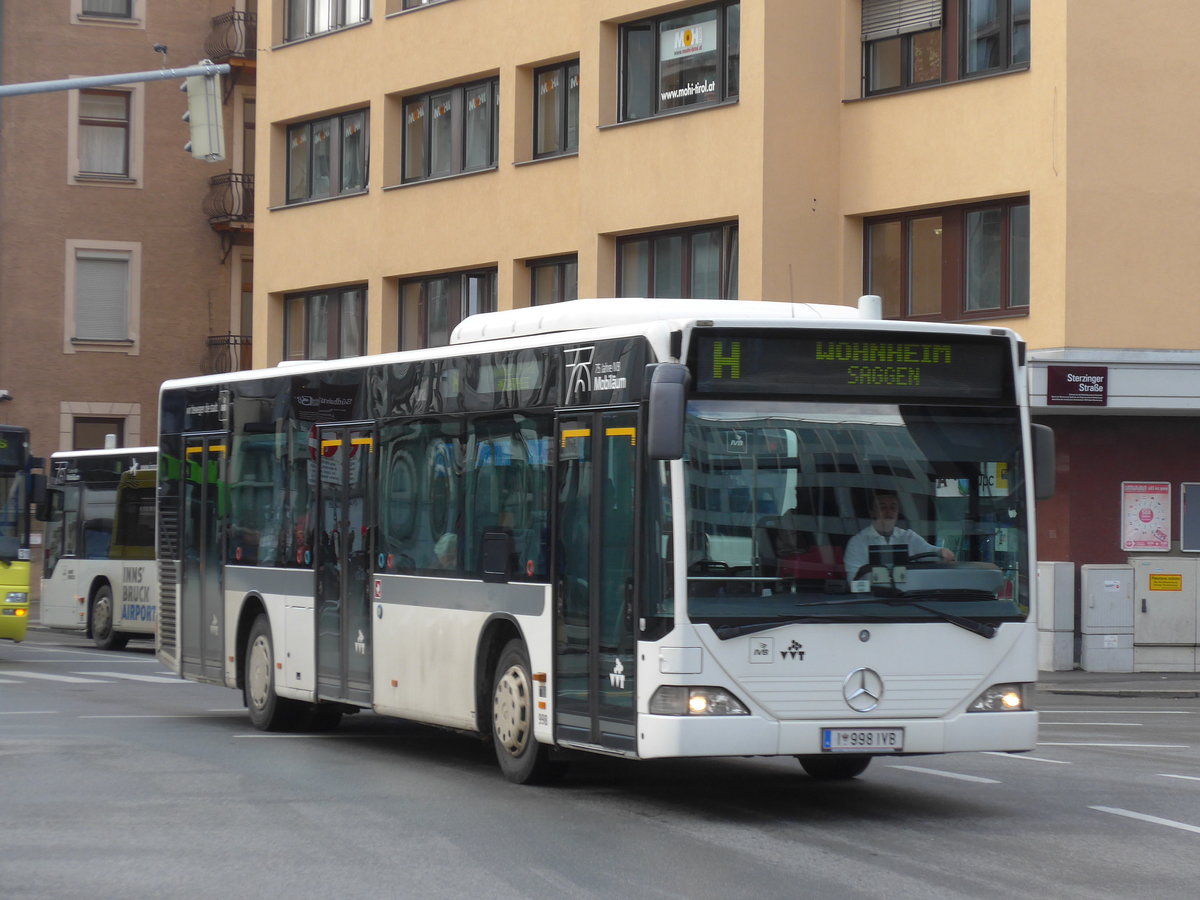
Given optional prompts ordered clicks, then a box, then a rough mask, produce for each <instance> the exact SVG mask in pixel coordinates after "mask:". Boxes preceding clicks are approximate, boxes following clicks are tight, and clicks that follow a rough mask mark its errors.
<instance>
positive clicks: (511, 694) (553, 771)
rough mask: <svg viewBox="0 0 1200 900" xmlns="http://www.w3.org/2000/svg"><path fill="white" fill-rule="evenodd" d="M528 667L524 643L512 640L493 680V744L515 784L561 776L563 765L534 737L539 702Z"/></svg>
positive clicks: (502, 767) (498, 758)
mask: <svg viewBox="0 0 1200 900" xmlns="http://www.w3.org/2000/svg"><path fill="white" fill-rule="evenodd" d="M529 669H530V666H529V654H528V652H526V650H525V644H524V643H523V642H522V641H520V640H511V641H509V642H508V643H507V644H506V645H505V647H504V650H503V651H502V652H501V653H500V659H499V661H498V662H497V664H496V674H495V678H494V679H493V680H492V745H493V746H494V747H495V750H496V760H497V761H498V762H499V763H500V771H501V772H503V773H504V777H505V778H507V779H508V780H509V781H511V782H513V783H514V784H544V783H545V782H548V781H553V780H554V779H556V778H558V777H559V776H561V774H562V772H563V768H564V765H563V763H561V762H559V761H556V760H551V759H550V748H549V747H547V746H546V745H545V744H541V743H538V741H537V739H536V738H535V737H534V736H533V720H534V715H535V712H534V709H535V707H536V705H537V701H536V700H534V690H533V677H532V676H531V675H530V671H529Z"/></svg>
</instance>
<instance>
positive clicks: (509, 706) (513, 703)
mask: <svg viewBox="0 0 1200 900" xmlns="http://www.w3.org/2000/svg"><path fill="white" fill-rule="evenodd" d="M492 722H493V724H494V726H495V729H496V740H497V741H499V743H500V746H502V747H503V748H504V749H505V751H507V753H508V754H509V756H520V755H521V752H522V751H523V750H524V749H525V745H526V743H527V742H528V740H529V680H528V678H527V677H526V675H525V672H524V670H523V669H522V668H521V667H520V666H510V667H509V669H508V671H506V672H505V673H504V675H503V676H502V677H501V678H500V680H499V682H497V684H496V693H495V696H494V697H493V698H492Z"/></svg>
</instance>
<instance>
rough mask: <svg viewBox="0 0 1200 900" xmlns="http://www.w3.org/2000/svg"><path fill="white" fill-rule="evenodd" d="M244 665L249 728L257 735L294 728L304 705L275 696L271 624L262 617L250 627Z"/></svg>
mask: <svg viewBox="0 0 1200 900" xmlns="http://www.w3.org/2000/svg"><path fill="white" fill-rule="evenodd" d="M245 661H246V662H245V665H246V673H245V682H244V683H245V685H246V687H245V692H246V709H247V710H248V711H249V713H250V724H252V725H253V726H254V727H255V728H257V729H259V730H260V731H286V730H288V729H289V728H291V727H293V726H294V725H295V723H296V721H297V719H298V718H299V715H300V713H301V712H302V711H303V710H304V708H305V706H306V705H307V704H304V703H300V702H299V701H297V700H290V699H287V698H285V697H280V696H279V695H278V694H276V693H275V647H274V644H273V643H272V641H271V620H270V619H268V618H267V617H266V615H265V614H260V615H259V616H258V618H257V619H255V620H254V624H253V625H251V626H250V634H249V636H248V637H247V638H246V655H245Z"/></svg>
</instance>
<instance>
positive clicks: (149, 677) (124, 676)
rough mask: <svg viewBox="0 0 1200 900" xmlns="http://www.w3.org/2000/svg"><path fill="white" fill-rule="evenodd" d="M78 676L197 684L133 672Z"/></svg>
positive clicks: (84, 673) (83, 673) (97, 673)
mask: <svg viewBox="0 0 1200 900" xmlns="http://www.w3.org/2000/svg"><path fill="white" fill-rule="evenodd" d="M75 674H76V675H99V676H102V677H104V678H121V679H124V680H128V681H149V682H152V683H154V684H196V683H197V682H195V681H184V680H183V679H182V678H177V677H175V676H174V675H172V676H171V677H169V678H167V677H165V676H163V675H134V674H133V673H132V672H76V673H75Z"/></svg>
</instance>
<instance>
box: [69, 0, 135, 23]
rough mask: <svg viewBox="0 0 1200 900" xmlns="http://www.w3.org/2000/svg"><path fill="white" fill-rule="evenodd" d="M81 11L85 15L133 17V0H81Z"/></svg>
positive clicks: (111, 17)
mask: <svg viewBox="0 0 1200 900" xmlns="http://www.w3.org/2000/svg"><path fill="white" fill-rule="evenodd" d="M80 12H81V13H82V14H83V15H85V16H105V17H106V18H110V19H132V18H133V0H81V5H80Z"/></svg>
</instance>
